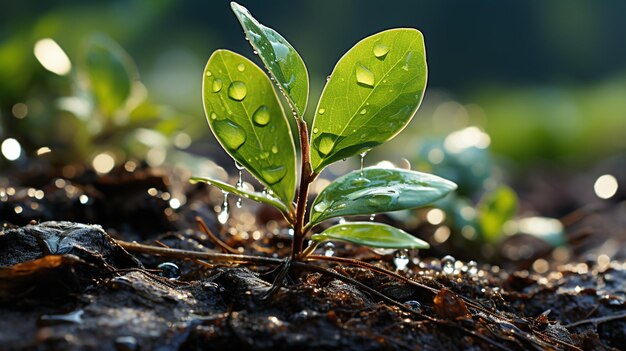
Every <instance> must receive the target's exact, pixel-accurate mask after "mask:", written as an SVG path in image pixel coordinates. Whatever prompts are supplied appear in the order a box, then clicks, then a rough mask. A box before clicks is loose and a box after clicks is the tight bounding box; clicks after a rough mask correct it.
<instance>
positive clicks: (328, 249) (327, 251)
mask: <svg viewBox="0 0 626 351" xmlns="http://www.w3.org/2000/svg"><path fill="white" fill-rule="evenodd" d="M334 254H335V244H333V243H326V244H325V245H324V256H326V257H331V256H333V255H334Z"/></svg>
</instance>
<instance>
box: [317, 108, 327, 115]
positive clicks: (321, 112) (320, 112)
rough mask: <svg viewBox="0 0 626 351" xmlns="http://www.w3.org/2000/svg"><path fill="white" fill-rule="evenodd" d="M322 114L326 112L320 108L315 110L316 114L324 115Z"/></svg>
mask: <svg viewBox="0 0 626 351" xmlns="http://www.w3.org/2000/svg"><path fill="white" fill-rule="evenodd" d="M324 112H326V110H325V109H323V108H321V109H319V110H317V113H319V114H320V115H323V114H324Z"/></svg>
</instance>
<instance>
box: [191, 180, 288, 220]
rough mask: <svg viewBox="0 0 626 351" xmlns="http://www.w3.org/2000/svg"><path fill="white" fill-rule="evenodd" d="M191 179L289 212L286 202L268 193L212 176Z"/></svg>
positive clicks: (192, 181) (286, 212)
mask: <svg viewBox="0 0 626 351" xmlns="http://www.w3.org/2000/svg"><path fill="white" fill-rule="evenodd" d="M189 181H190V182H191V183H208V184H211V185H213V186H216V187H218V188H220V189H222V190H224V191H226V192H228V193H231V194H235V195H239V196H243V197H245V198H246V199H250V200H254V201H256V202H262V203H265V204H268V205H271V206H274V207H275V208H277V209H278V210H280V211H281V212H283V213H285V214H288V213H289V209H287V206H285V204H284V203H282V202H281V201H280V200H279V199H276V198H273V197H271V196H268V195H266V194H263V193H259V192H256V191H254V192H253V191H246V190H244V189H240V188H237V187H236V186H233V185H230V184H228V183H224V182H221V181H219V180H215V179H211V178H205V177H191V178H190V179H189Z"/></svg>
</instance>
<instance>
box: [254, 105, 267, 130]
mask: <svg viewBox="0 0 626 351" xmlns="http://www.w3.org/2000/svg"><path fill="white" fill-rule="evenodd" d="M252 120H253V121H254V123H255V124H256V125H259V126H261V127H264V126H266V125H267V124H268V123H269V122H270V110H269V108H268V107H267V106H265V105H261V106H260V107H259V108H258V109H257V110H256V111H254V113H253V114H252Z"/></svg>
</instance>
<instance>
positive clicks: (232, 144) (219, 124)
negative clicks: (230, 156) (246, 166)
mask: <svg viewBox="0 0 626 351" xmlns="http://www.w3.org/2000/svg"><path fill="white" fill-rule="evenodd" d="M213 128H214V129H215V134H216V135H218V136H219V138H220V140H221V141H222V143H223V144H224V146H226V147H227V148H228V149H230V150H232V151H237V149H239V148H240V147H241V145H243V144H244V143H245V142H246V132H245V131H244V130H243V128H241V126H240V125H238V124H237V123H235V122H233V121H230V120H227V119H224V120H217V121H215V122H214V123H213Z"/></svg>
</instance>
